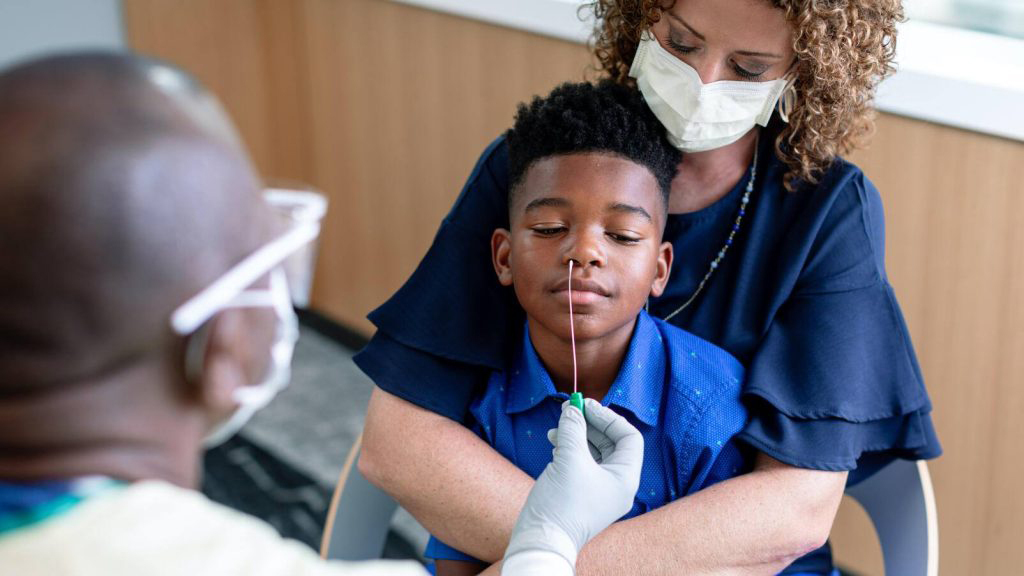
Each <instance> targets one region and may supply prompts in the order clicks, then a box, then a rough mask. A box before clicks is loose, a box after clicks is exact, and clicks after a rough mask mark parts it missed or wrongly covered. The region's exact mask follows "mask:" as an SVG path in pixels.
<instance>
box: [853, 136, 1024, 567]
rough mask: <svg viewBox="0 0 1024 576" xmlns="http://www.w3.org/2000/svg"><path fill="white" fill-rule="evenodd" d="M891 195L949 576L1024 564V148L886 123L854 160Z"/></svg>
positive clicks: (892, 245)
mask: <svg viewBox="0 0 1024 576" xmlns="http://www.w3.org/2000/svg"><path fill="white" fill-rule="evenodd" d="M852 159H853V160H854V161H855V162H857V163H858V164H859V165H860V166H861V167H862V168H863V169H864V171H865V172H866V173H867V174H868V175H869V176H870V177H871V178H872V180H873V181H874V182H875V184H876V185H877V186H878V187H879V189H880V190H881V191H882V197H883V201H884V203H885V208H886V223H887V250H886V256H887V267H888V271H889V276H890V280H891V282H892V284H893V286H894V287H895V289H896V293H897V295H898V296H899V298H900V303H901V305H902V306H903V311H904V313H905V315H906V318H907V323H908V325H909V327H910V331H911V334H912V335H913V337H914V343H915V345H916V348H917V351H918V358H919V360H920V362H921V367H922V370H923V371H924V374H925V379H926V381H927V383H928V389H929V392H930V393H931V397H932V400H933V405H934V409H935V413H934V418H935V421H936V425H937V427H938V431H939V435H940V438H941V440H942V443H943V447H944V448H945V451H946V454H945V456H944V457H942V458H940V459H939V460H937V461H936V462H934V463H933V464H932V465H931V469H932V478H933V481H934V484H935V491H936V495H937V498H938V503H939V518H940V540H941V550H942V557H941V559H940V566H941V567H942V571H943V572H944V573H946V574H1009V573H1013V572H1016V571H1019V569H1020V568H1019V567H1020V566H1021V565H1022V563H1024V549H1022V548H1021V547H1020V546H1019V545H1018V544H1016V543H1017V542H1018V541H1019V538H1020V535H1021V533H1022V531H1024V493H1022V492H1021V490H1020V481H1019V478H1020V477H1021V473H1022V472H1024V463H1022V461H1021V456H1022V455H1024V450H1022V447H1021V441H1022V440H1024V425H1022V420H1021V418H1020V414H1021V409H1022V407H1024V387H1021V386H1020V382H1021V380H1022V377H1021V374H1022V369H1024V363H1022V360H1021V352H1022V351H1024V328H1022V327H1024V252H1022V250H1021V249H1022V248H1024V243H1022V241H1024V237H1022V234H1021V229H1022V227H1024V214H1022V210H1024V196H1022V192H1024V189H1022V187H1021V185H1020V181H1019V180H1018V179H1017V178H1016V174H1017V172H1018V171H1019V169H1020V168H1021V167H1022V166H1024V143H1020V142H1012V141H1009V140H1002V139H998V138H992V137H989V136H984V135H980V134H974V133H970V132H965V131H961V130H957V129H953V128H948V127H944V126H937V125H934V124H929V123H925V122H919V121H915V120H908V119H905V118H897V117H893V116H884V117H882V118H881V119H880V121H879V125H878V134H877V136H876V137H875V139H874V141H873V143H872V145H871V147H870V148H868V149H867V150H863V151H861V152H858V153H857V154H855V155H854V156H853V158H852Z"/></svg>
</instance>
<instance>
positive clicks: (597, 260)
mask: <svg viewBox="0 0 1024 576" xmlns="http://www.w3.org/2000/svg"><path fill="white" fill-rule="evenodd" d="M591 236H593V235H591V234H580V235H579V236H578V237H577V238H576V239H575V241H574V242H573V243H572V245H571V246H570V247H569V250H568V252H567V253H566V255H565V257H564V258H563V260H562V264H564V265H565V266H568V265H569V260H572V261H573V262H574V263H575V264H574V266H577V267H582V268H587V267H589V266H597V267H603V266H604V265H605V255H604V251H603V250H601V242H600V240H599V239H596V238H592V237H591Z"/></svg>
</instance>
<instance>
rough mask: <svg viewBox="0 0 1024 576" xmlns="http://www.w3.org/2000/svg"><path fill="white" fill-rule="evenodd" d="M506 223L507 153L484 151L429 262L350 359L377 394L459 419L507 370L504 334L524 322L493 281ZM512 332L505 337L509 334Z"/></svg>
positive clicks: (508, 293)
mask: <svg viewBox="0 0 1024 576" xmlns="http://www.w3.org/2000/svg"><path fill="white" fill-rule="evenodd" d="M507 226H508V150H507V147H506V145H505V138H504V137H499V138H498V139H496V140H495V141H494V142H492V143H491V145H490V146H488V147H487V149H486V150H484V152H483V154H481V156H480V159H479V160H478V161H477V164H476V166H475V168H474V169H473V172H472V173H471V175H470V177H469V179H468V180H467V181H466V185H465V186H464V188H463V190H462V193H461V194H460V195H459V198H458V200H456V202H455V205H454V206H453V207H452V209H451V211H450V212H449V213H448V215H447V216H446V217H445V219H444V221H443V222H442V223H441V227H440V228H439V229H438V231H437V234H436V235H435V237H434V241H433V244H432V245H431V247H430V249H429V251H428V252H427V255H426V256H424V258H423V260H422V261H420V264H419V266H418V267H417V268H416V271H415V272H413V274H412V276H411V277H410V278H409V280H408V281H407V282H406V283H405V284H404V285H403V286H402V287H401V288H400V289H399V290H398V292H396V293H395V294H394V295H393V296H392V297H391V298H390V299H389V300H388V301H387V302H385V303H384V304H382V305H381V306H380V307H379V308H377V309H376V310H374V311H373V312H371V313H370V315H369V319H370V321H371V322H373V323H374V324H375V325H376V326H377V329H378V330H377V333H376V335H375V336H374V337H373V339H372V340H371V341H370V343H369V344H368V345H367V346H366V347H365V348H364V349H363V350H362V351H360V353H359V354H357V355H356V356H355V358H354V360H355V362H356V364H357V365H358V366H359V367H360V368H361V369H362V370H363V371H364V372H365V373H366V374H367V375H368V376H370V378H371V379H373V381H374V383H375V384H377V386H379V387H380V388H382V389H383V390H386V391H387V392H390V393H392V394H395V395H397V396H399V397H401V398H403V399H405V400H408V401H410V402H413V403H415V404H417V405H419V406H423V407H425V408H428V409H430V410H432V411H434V412H437V413H439V414H442V415H444V416H447V417H449V418H451V419H453V420H456V421H462V420H463V419H464V418H465V416H466V414H467V411H468V407H469V404H470V402H471V401H472V399H473V394H474V392H475V391H476V389H477V388H479V387H480V386H481V385H483V384H484V383H485V382H486V379H487V376H488V374H490V372H491V371H493V370H496V369H500V368H501V367H502V366H503V365H504V363H505V356H506V354H507V351H508V345H509V342H510V341H512V342H514V339H511V340H510V338H509V334H510V333H514V332H515V331H514V330H512V328H511V327H514V328H516V329H518V327H519V326H521V325H522V322H523V315H522V314H523V313H522V309H521V308H520V307H519V304H518V302H517V301H516V299H515V294H514V292H513V291H512V290H511V289H508V288H505V287H503V286H501V284H499V283H498V281H497V278H496V276H495V274H494V268H493V266H492V265H491V252H490V239H491V235H492V233H493V232H494V229H495V228H499V227H507ZM510 331H511V332H510Z"/></svg>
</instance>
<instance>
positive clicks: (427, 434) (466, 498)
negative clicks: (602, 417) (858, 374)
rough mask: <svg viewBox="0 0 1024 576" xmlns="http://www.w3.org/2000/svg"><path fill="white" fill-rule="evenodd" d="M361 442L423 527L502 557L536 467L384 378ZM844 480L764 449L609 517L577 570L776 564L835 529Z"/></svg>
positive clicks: (375, 474)
mask: <svg viewBox="0 0 1024 576" xmlns="http://www.w3.org/2000/svg"><path fill="white" fill-rule="evenodd" d="M363 442H364V444H363V455H362V457H361V458H360V470H361V471H362V472H363V474H364V475H366V477H367V478H368V479H370V481H372V482H374V483H375V484H377V485H378V486H380V487H381V488H383V489H384V490H386V491H388V492H389V493H390V494H391V495H392V496H394V497H395V498H396V499H397V500H398V501H399V502H400V503H401V504H402V505H403V506H405V507H406V509H407V510H409V511H410V512H411V513H412V514H413V515H414V516H416V517H417V519H419V520H420V522H422V523H423V524H424V526H426V528H427V530H429V531H430V532H431V533H433V534H435V535H437V536H438V537H440V538H441V539H442V540H444V541H446V542H450V543H452V545H453V546H456V547H458V548H459V549H460V550H463V551H465V552H467V553H469V554H472V555H473V556H475V557H477V558H480V559H483V560H487V561H490V562H494V561H497V560H498V559H500V558H501V557H502V555H503V554H504V550H505V547H506V546H507V544H508V541H509V537H510V535H511V533H512V528H513V526H514V525H515V520H516V517H517V516H518V514H519V511H520V509H521V508H522V506H523V503H524V502H525V501H526V497H527V495H528V493H529V491H530V487H531V486H532V483H533V481H532V480H531V479H530V477H529V476H527V475H526V474H525V473H523V472H522V471H520V470H519V469H518V468H516V467H515V466H514V465H513V464H512V463H510V462H509V461H507V460H505V459H504V458H502V457H501V455H499V454H498V453H497V452H495V451H494V450H493V449H492V448H491V447H490V446H488V445H487V444H486V443H484V442H483V441H482V440H480V439H479V438H478V437H477V436H476V435H475V434H473V433H472V431H470V430H468V429H466V428H464V427H463V426H461V425H460V424H458V423H456V422H453V421H451V420H449V419H447V418H445V417H443V416H439V415H437V414H434V413H432V412H430V411H428V410H425V409H423V408H419V407H417V406H415V405H413V404H410V403H408V402H406V401H404V400H401V399H399V398H397V397H395V396H392V395H390V394H387V393H386V392H382V391H381V390H380V389H375V390H374V393H373V397H372V398H371V401H370V408H369V411H368V413H367V419H366V430H365V431H364V440H363ZM428 471H429V473H428ZM845 482H846V473H845V472H823V471H817V470H806V469H802V468H795V467H793V466H789V465H787V464H783V463H781V462H778V461H776V460H773V459H771V458H769V457H767V456H764V455H759V456H758V459H757V462H756V464H755V469H754V471H753V472H751V473H749V474H744V475H742V476H739V477H737V478H732V479H729V480H726V481H723V482H720V483H718V484H716V485H714V486H712V487H710V488H708V489H706V490H702V491H700V492H697V493H696V494H693V495H690V496H687V497H685V498H682V499H680V500H677V501H675V502H673V503H671V504H669V505H667V506H663V507H662V508H659V509H657V510H654V511H652V512H649V513H647V514H644V515H643V516H639V517H637V518H632V519H630V520H627V521H624V522H619V523H617V524H613V525H612V526H611V527H610V528H608V529H607V530H605V531H604V532H602V533H601V534H600V535H598V536H597V537H596V538H595V539H594V540H592V541H591V543H590V544H588V545H587V546H586V547H585V548H584V549H583V552H582V553H581V554H580V557H579V560H578V562H577V568H578V573H579V574H582V575H589V574H593V575H599V574H680V573H685V574H774V573H778V571H779V570H781V569H782V568H784V567H785V566H787V565H788V564H789V563H791V562H792V561H793V560H795V559H796V558H799V557H800V556H802V555H803V554H805V553H807V552H809V551H811V550H814V549H815V548H818V547H819V546H821V545H822V544H823V543H824V542H825V540H826V539H827V538H828V533H829V530H830V529H831V525H832V520H833V518H834V517H835V513H836V510H837V508H838V506H839V500H840V498H841V497H842V494H843V489H844V487H845Z"/></svg>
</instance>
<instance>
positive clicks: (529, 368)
mask: <svg viewBox="0 0 1024 576" xmlns="http://www.w3.org/2000/svg"><path fill="white" fill-rule="evenodd" d="M665 366H666V364H665V345H664V343H663V338H662V335H661V331H660V330H658V326H657V325H656V324H655V322H654V320H652V319H651V317H650V316H648V315H647V313H646V312H644V311H640V314H639V315H638V316H637V322H636V327H635V328H634V329H633V337H632V338H631V339H630V341H629V348H628V349H627V350H626V356H625V358H624V359H623V361H622V366H621V367H620V368H619V374H618V376H616V378H615V381H614V382H612V385H611V387H609V388H608V393H607V394H606V395H605V397H604V399H603V400H602V401H601V403H602V404H603V405H605V406H611V405H615V406H619V407H621V408H625V409H626V410H629V411H630V412H632V413H633V415H634V416H636V417H637V419H638V420H640V421H641V422H643V423H644V424H647V425H649V426H653V425H655V424H657V422H658V416H659V414H660V412H661V397H662V389H663V387H664V385H665V376H666V375H665ZM508 380H509V386H508V390H507V391H506V393H507V394H508V396H507V402H506V403H505V412H506V413H508V414H515V413H518V412H525V411H527V410H529V409H531V408H533V407H534V406H537V405H538V404H540V403H541V402H542V401H543V400H545V399H546V398H549V397H550V398H556V399H559V400H566V399H568V395H566V394H563V393H561V392H558V391H557V390H556V389H555V384H554V382H552V380H551V376H550V375H549V374H548V371H547V370H546V369H545V368H544V365H543V364H542V363H541V361H540V357H539V356H537V351H536V350H534V348H533V343H532V342H531V341H530V330H529V326H527V328H526V329H524V330H523V344H522V347H521V348H520V353H519V355H518V357H517V359H516V362H515V363H514V364H513V366H512V373H511V374H510V375H509V379H508Z"/></svg>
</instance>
